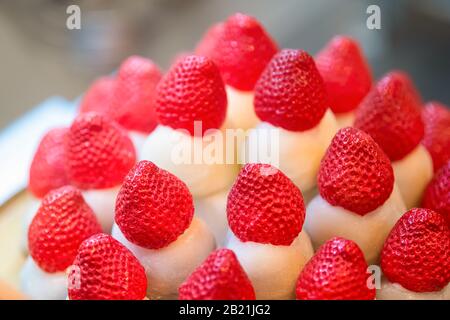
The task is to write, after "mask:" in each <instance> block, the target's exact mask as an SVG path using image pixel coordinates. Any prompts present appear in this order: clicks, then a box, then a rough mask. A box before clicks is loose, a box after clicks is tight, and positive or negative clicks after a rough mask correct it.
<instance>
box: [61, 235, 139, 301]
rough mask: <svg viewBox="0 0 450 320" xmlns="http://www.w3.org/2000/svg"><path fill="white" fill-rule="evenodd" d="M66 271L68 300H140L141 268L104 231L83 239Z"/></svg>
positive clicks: (133, 257)
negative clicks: (68, 270)
mask: <svg viewBox="0 0 450 320" xmlns="http://www.w3.org/2000/svg"><path fill="white" fill-rule="evenodd" d="M74 266H75V268H72V269H71V270H70V274H69V284H70V285H69V299H71V300H142V299H144V298H145V294H146V290H147V278H146V275H145V270H144V267H143V266H142V265H141V264H140V263H139V261H138V260H137V259H136V257H135V256H134V255H133V254H132V253H131V251H129V250H128V249H127V248H125V247H124V246H123V245H122V244H121V243H120V242H118V241H117V240H115V239H114V238H112V237H111V236H109V235H106V234H97V235H95V236H92V237H90V238H89V239H87V240H85V241H84V242H83V243H82V244H81V246H80V248H79V249H78V254H77V257H76V259H75V261H74Z"/></svg>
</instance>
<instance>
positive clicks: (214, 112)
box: [156, 56, 227, 135]
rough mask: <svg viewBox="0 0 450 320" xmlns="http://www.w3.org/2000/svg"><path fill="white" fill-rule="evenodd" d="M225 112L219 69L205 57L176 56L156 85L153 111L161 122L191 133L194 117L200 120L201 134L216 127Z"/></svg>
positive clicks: (223, 88)
mask: <svg viewBox="0 0 450 320" xmlns="http://www.w3.org/2000/svg"><path fill="white" fill-rule="evenodd" d="M226 112H227V96H226V93H225V87H224V84H223V81H222V78H221V76H220V73H219V69H217V67H216V65H215V64H214V63H213V62H212V61H211V60H209V59H208V58H205V57H201V56H187V57H185V58H184V59H183V58H182V59H179V60H178V62H177V63H176V64H175V65H173V66H172V67H171V68H170V70H169V71H168V72H167V74H166V75H165V76H164V77H163V79H162V80H161V82H160V83H159V85H158V88H157V99H156V113H157V114H158V119H159V121H160V122H161V123H162V124H163V125H166V126H169V127H172V128H174V129H185V130H188V131H189V133H190V134H191V135H194V134H197V132H196V131H194V121H201V124H202V132H201V134H204V133H205V131H206V130H208V129H219V128H220V127H221V126H222V123H223V122H224V120H225V116H226Z"/></svg>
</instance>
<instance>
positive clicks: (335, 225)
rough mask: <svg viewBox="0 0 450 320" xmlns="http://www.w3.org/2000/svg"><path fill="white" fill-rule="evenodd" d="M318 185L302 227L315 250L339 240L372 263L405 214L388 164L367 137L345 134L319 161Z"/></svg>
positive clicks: (343, 131)
mask: <svg viewBox="0 0 450 320" xmlns="http://www.w3.org/2000/svg"><path fill="white" fill-rule="evenodd" d="M317 180H318V184H319V194H318V195H317V196H316V197H315V198H314V199H313V200H311V202H310V203H309V205H308V208H307V210H306V211H307V214H306V221H305V229H306V230H307V232H308V234H309V235H310V236H311V240H312V242H313V244H314V246H315V248H317V247H318V246H320V245H322V244H323V243H324V242H325V241H327V240H328V239H330V238H332V237H334V236H340V237H344V238H346V239H349V240H353V241H354V242H356V244H357V245H358V246H359V247H360V248H361V250H362V251H363V253H364V256H365V258H366V259H367V261H368V262H370V263H375V262H376V261H377V259H378V257H379V254H380V252H381V248H382V247H383V243H384V241H385V239H386V237H387V235H388V234H389V231H390V230H391V229H392V227H393V226H394V224H395V223H396V222H397V220H398V218H400V216H401V215H402V213H403V212H404V211H405V205H404V203H403V200H402V197H401V196H400V194H399V192H398V190H397V187H396V185H395V181H394V172H393V169H392V166H391V163H390V161H389V158H388V157H387V156H386V154H385V153H384V152H383V151H382V150H381V148H380V147H379V146H378V145H377V144H376V143H375V141H374V140H373V139H372V138H371V137H370V136H369V135H368V134H367V133H365V132H363V131H361V130H358V129H356V128H352V127H347V128H343V129H341V130H339V132H338V133H337V134H336V136H335V137H334V138H333V141H332V142H331V144H330V146H329V148H328V150H327V153H326V154H325V156H324V157H323V159H322V163H321V165H320V170H319V175H318V179H317Z"/></svg>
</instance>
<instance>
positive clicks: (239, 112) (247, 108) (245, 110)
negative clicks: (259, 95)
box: [226, 86, 260, 130]
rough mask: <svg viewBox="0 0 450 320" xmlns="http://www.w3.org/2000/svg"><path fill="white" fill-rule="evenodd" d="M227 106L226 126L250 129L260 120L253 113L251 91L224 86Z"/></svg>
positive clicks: (252, 94)
mask: <svg viewBox="0 0 450 320" xmlns="http://www.w3.org/2000/svg"><path fill="white" fill-rule="evenodd" d="M226 92H227V99H228V108H227V121H226V123H228V124H229V126H228V128H239V129H244V130H247V129H250V128H253V127H254V126H256V125H257V124H258V123H259V122H260V120H259V118H258V116H257V115H256V113H255V108H254V105H253V100H254V97H255V95H254V93H253V91H241V90H238V89H235V88H233V87H231V86H226Z"/></svg>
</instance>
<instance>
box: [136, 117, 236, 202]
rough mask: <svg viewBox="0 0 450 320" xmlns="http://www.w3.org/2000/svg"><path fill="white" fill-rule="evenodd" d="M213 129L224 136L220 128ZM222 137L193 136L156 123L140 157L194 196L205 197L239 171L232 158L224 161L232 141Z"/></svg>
mask: <svg viewBox="0 0 450 320" xmlns="http://www.w3.org/2000/svg"><path fill="white" fill-rule="evenodd" d="M217 132H218V133H221V136H222V137H225V134H224V132H223V130H222V131H217ZM219 140H220V141H219ZM223 140H224V139H221V138H220V137H218V135H210V136H206V137H203V138H202V137H193V136H191V135H188V134H186V133H183V132H180V131H177V130H174V129H172V128H170V127H166V126H162V125H159V126H158V127H157V128H156V129H155V130H154V131H153V133H152V134H151V135H150V136H149V137H148V138H147V140H146V141H145V144H144V146H143V149H142V153H141V160H149V161H152V162H153V163H154V164H156V165H157V166H158V167H160V168H162V169H165V170H167V171H169V172H171V173H172V174H174V175H175V176H177V177H178V178H180V179H181V180H182V181H184V182H185V183H186V185H187V186H188V188H189V190H190V191H191V193H192V195H193V196H194V197H205V196H208V195H211V194H214V193H216V192H219V191H222V190H225V189H227V188H228V187H229V186H231V184H232V183H233V182H234V179H235V178H236V176H237V173H238V171H239V167H238V165H237V164H236V163H235V162H236V161H232V162H234V164H227V163H226V161H225V160H226V158H225V155H227V154H231V155H235V152H236V150H235V147H234V144H232V143H226V142H225V141H223ZM211 150H217V151H219V150H221V151H223V156H220V155H219V156H218V157H217V161H216V159H215V158H214V157H209V155H210V154H211V153H210V152H209V151H211ZM217 154H219V152H217ZM196 156H197V159H196V158H195V157H196Z"/></svg>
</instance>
